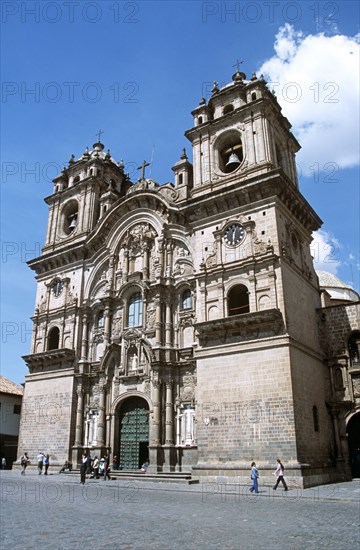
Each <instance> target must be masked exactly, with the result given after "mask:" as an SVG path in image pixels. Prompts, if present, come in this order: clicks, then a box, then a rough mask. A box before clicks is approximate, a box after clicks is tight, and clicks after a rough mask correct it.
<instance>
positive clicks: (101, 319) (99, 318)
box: [96, 311, 104, 328]
mask: <svg viewBox="0 0 360 550" xmlns="http://www.w3.org/2000/svg"><path fill="white" fill-rule="evenodd" d="M96 326H97V327H98V328H103V327H104V312H103V311H99V313H98V314H97V316H96Z"/></svg>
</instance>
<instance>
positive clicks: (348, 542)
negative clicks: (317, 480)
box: [1, 471, 360, 550]
mask: <svg viewBox="0 0 360 550" xmlns="http://www.w3.org/2000/svg"><path fill="white" fill-rule="evenodd" d="M359 496H360V482H359V481H358V480H355V481H352V482H344V483H339V484H336V485H325V486H321V487H316V488H310V489H302V488H300V487H299V488H296V487H294V486H292V487H290V490H289V492H288V493H285V492H283V491H282V490H277V491H276V493H275V492H274V491H273V490H272V488H271V487H261V486H260V493H259V495H258V496H255V495H253V494H250V493H249V492H248V487H247V486H245V485H239V484H234V485H232V484H215V483H208V484H207V483H204V484H202V485H197V486H196V487H194V486H185V485H175V484H170V483H169V484H167V483H165V484H164V483H152V482H144V481H143V482H137V481H136V482H135V481H126V482H123V481H108V482H104V481H103V480H87V481H86V484H85V485H84V486H82V485H80V483H79V479H78V478H77V476H73V475H71V476H67V475H57V474H53V475H49V476H48V477H47V478H46V477H44V476H41V477H40V476H38V475H37V473H35V472H31V471H29V472H26V476H25V477H22V476H21V475H20V472H19V471H17V472H16V471H13V472H8V471H6V472H2V473H1V533H2V534H1V548H4V549H5V548H13V549H20V548H27V550H32V549H35V548H36V549H38V548H40V547H44V545H46V546H47V547H51V548H52V549H54V550H55V549H56V550H63V549H67V550H78V549H79V550H80V549H82V548H87V549H89V550H92V549H105V548H113V549H116V550H118V549H119V550H155V549H163V550H177V549H182V548H187V549H189V550H191V549H206V550H213V549H214V550H215V549H218V548H221V549H224V550H242V549H243V550H251V549H255V548H256V549H257V550H261V549H266V550H273V549H275V548H276V549H279V548H280V549H282V550H297V549H306V550H315V549H316V550H318V549H321V548H326V549H327V550H357V549H359V548H360V538H359V522H358V518H359V502H360V501H359Z"/></svg>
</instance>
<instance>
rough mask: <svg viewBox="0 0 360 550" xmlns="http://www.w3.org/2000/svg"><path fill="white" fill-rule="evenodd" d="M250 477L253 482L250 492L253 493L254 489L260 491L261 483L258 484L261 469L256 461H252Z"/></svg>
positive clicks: (256, 491)
mask: <svg viewBox="0 0 360 550" xmlns="http://www.w3.org/2000/svg"><path fill="white" fill-rule="evenodd" d="M250 477H251V479H252V482H253V484H252V486H251V487H250V489H249V491H250V493H253V492H254V491H255V493H258V492H259V485H258V478H259V470H258V469H257V467H256V464H255V462H252V463H251V475H250Z"/></svg>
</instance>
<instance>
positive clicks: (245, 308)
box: [228, 285, 250, 316]
mask: <svg viewBox="0 0 360 550" xmlns="http://www.w3.org/2000/svg"><path fill="white" fill-rule="evenodd" d="M228 309H229V316H232V315H240V314H242V313H249V311H250V307H249V293H248V289H247V288H246V286H245V285H236V286H234V287H233V288H232V289H231V290H230V292H229V295H228Z"/></svg>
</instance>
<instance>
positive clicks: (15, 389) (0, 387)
mask: <svg viewBox="0 0 360 550" xmlns="http://www.w3.org/2000/svg"><path fill="white" fill-rule="evenodd" d="M0 393H11V394H13V395H23V393H24V389H23V388H22V386H18V385H17V384H15V382H11V380H8V379H7V378H4V376H0Z"/></svg>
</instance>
